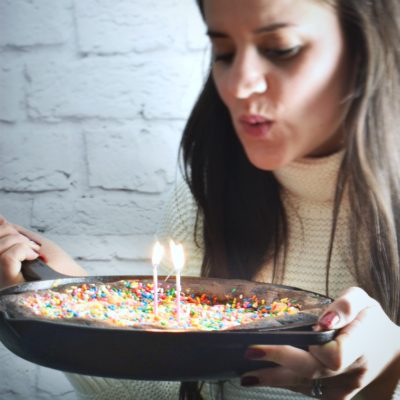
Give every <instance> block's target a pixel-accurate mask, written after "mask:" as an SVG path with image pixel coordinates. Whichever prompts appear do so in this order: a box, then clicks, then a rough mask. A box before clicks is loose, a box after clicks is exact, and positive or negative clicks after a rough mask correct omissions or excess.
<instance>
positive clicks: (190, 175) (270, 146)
mask: <svg viewBox="0 0 400 400" xmlns="http://www.w3.org/2000/svg"><path fill="white" fill-rule="evenodd" d="M198 3H199V7H200V10H201V12H202V14H203V17H204V19H205V22H206V24H207V27H208V35H209V37H210V39H211V42H212V48H213V64H212V70H211V74H210V77H209V79H208V80H207V82H206V85H205V87H204V89H203V91H202V93H201V95H200V98H199V100H198V102H197V104H196V105H195V108H194V110H193V112H192V115H191V117H190V119H189V121H188V124H187V126H186V129H185V132H184V136H183V139H182V146H181V149H182V154H183V160H184V163H185V172H186V174H185V175H186V178H187V182H188V185H189V187H190V191H191V193H192V195H193V198H194V201H193V199H192V198H191V197H190V194H189V192H188V191H187V190H185V186H179V187H178V188H177V191H176V193H175V196H174V198H173V199H174V201H173V202H172V203H171V206H170V207H172V208H170V211H171V212H170V214H169V215H170V217H169V219H168V218H167V221H169V222H167V223H166V225H168V227H167V228H163V229H164V230H167V231H169V232H171V234H173V235H174V236H175V237H176V236H177V235H178V239H180V240H183V241H186V242H187V243H186V247H187V248H189V249H190V250H191V252H192V257H191V259H192V260H196V259H198V257H200V258H201V260H202V267H201V271H198V272H199V273H201V274H202V275H205V276H211V277H240V278H247V279H256V280H264V281H272V282H275V283H284V284H289V285H294V286H300V287H303V288H304V289H311V290H313V291H317V292H325V293H327V294H329V295H331V296H333V297H335V298H336V300H335V302H334V303H333V304H332V305H331V306H329V308H328V310H327V311H326V313H325V314H324V315H323V316H322V317H321V319H320V320H319V323H318V325H317V326H316V327H315V329H317V330H318V329H327V328H329V329H330V328H334V329H337V330H338V335H337V337H336V339H335V340H334V341H332V342H330V343H328V344H326V345H324V346H312V347H311V348H310V349H309V352H306V351H302V350H299V349H296V348H292V347H290V346H255V347H252V348H250V349H248V351H247V353H246V356H247V357H249V358H251V359H258V360H269V361H274V362H276V363H277V364H279V367H277V368H275V369H273V370H258V371H254V372H248V373H246V374H245V375H244V376H243V377H242V379H241V385H242V386H241V387H240V386H239V385H237V383H236V382H235V381H232V382H227V383H225V384H220V385H219V386H218V387H219V388H222V393H223V396H224V398H228V399H236V398H260V399H268V398H270V399H280V398H282V399H283V398H285V399H286V398H304V396H302V395H301V394H304V395H306V396H310V395H311V396H313V397H318V398H323V399H335V400H336V399H350V398H352V397H354V396H356V395H357V394H360V395H362V398H368V399H376V398H378V396H379V398H382V399H384V398H385V399H390V398H395V397H394V396H396V395H395V394H394V393H395V389H396V385H397V384H398V381H399V377H400V328H399V326H398V324H399V321H400V311H399V310H400V290H399V289H400V274H399V255H400V249H399V237H398V233H397V232H398V231H399V228H400V221H399V218H400V217H399V216H400V213H399V211H398V210H400V193H399V192H400V177H399V174H398V170H399V166H400V163H399V155H400V137H399V135H398V132H397V130H398V126H400V121H399V120H398V119H400V113H399V112H398V110H397V108H398V105H399V104H400V101H399V100H400V99H399V97H400V72H399V71H400V50H399V48H398V44H397V43H398V38H399V37H400V27H399V20H400V5H399V4H398V1H397V0H382V1H379V2H377V1H376V2H371V1H367V0H342V1H340V0H337V1H323V0H302V1H299V0H202V1H201V0H199V1H198ZM182 210H183V211H182ZM196 212H197V214H196ZM171 216H172V217H171ZM175 216H178V219H179V221H178V219H176V218H175V219H174V217H175ZM196 216H197V218H195V217H196ZM171 218H172V219H171ZM182 220H183V222H184V223H183V224H182V223H181V222H182ZM185 224H186V225H185ZM185 226H186V228H187V229H186V228H185ZM5 227H6V228H7V229H9V231H8V232H10V229H12V227H11V228H10V226H9V225H7V224H3V225H2V226H1V231H2V232H3V233H2V239H1V243H4V242H6V243H7V244H6V245H4V244H2V245H1V249H0V252H1V267H2V271H3V274H4V276H5V277H6V278H7V282H8V283H10V282H15V281H18V280H20V279H21V276H20V275H19V268H20V261H21V260H23V259H26V258H34V257H35V256H36V255H35V254H34V253H32V249H33V250H35V251H36V250H37V249H36V248H35V247H34V246H33V245H32V244H31V243H25V242H24V243H22V244H21V243H19V242H18V240H19V241H22V239H21V238H20V236H19V235H18V234H16V231H13V233H11V234H5V233H4V232H5V229H6V228H5ZM182 227H183V228H182ZM17 230H18V231H19V229H17ZM177 232H178V233H177ZM25 234H26V236H28V237H31V238H33V236H31V235H30V233H29V232H25ZM10 237H12V238H10ZM13 241H14V242H16V243H17V242H18V244H16V246H17V248H18V249H19V250H18V251H17V250H13V249H14V248H15V246H12V243H13ZM49 248H51V247H49ZM42 250H43V253H44V254H45V255H46V256H49V257H48V258H49V262H50V263H51V262H52V260H55V257H56V255H54V256H52V257H50V255H49V254H47V252H48V251H49V250H46V249H42ZM42 250H41V251H42ZM13 251H14V254H13V253H12V252H13ZM50 258H52V260H51V259H50ZM53 262H54V265H55V264H56V262H55V261H53ZM66 264H68V263H66ZM67 270H68V272H70V273H74V272H75V271H77V270H76V267H74V266H73V265H72V264H69V265H68V266H67V265H66V266H65V271H67ZM74 379H75V378H74V377H72V378H71V380H72V381H73V382H74V383H75V384H76V385H77V386H79V385H81V386H79V387H80V388H81V390H82V391H84V389H82V387H83V386H84V384H80V383H79V382H78V381H79V378H76V379H75V380H74ZM88 379H89V378H88ZM83 380H84V379H83ZM94 381H95V380H94ZM98 381H100V380H98ZM81 382H82V380H81ZM102 382H103V384H104V385H105V384H110V385H111V386H112V385H115V387H117V386H118V385H119V386H118V387H121V385H122V387H124V385H125V387H126V390H125V393H128V392H129V390H128V387H131V386H129V385H131V384H132V383H121V382H119V381H111V380H109V381H108V382H106V381H105V380H103V381H102ZM153 386H154V384H153ZM250 386H256V388H249V387H250ZM273 387H277V388H281V389H274V388H273ZM103 388H104V386H103ZM214 389H215V387H214V385H208V390H203V391H202V394H203V395H204V396H211V397H212V396H213V394H212V393H213V391H214ZM121 390H123V389H121ZM288 390H290V392H289V391H288ZM89 392H90V390H89V389H88V390H87V391H86V393H89ZM92 392H93V393H94V392H95V390H94V389H92ZM100 392H101V390H99V393H100ZM121 393H122V392H121ZM290 393H292V394H290ZM88 396H89V394H88ZM87 398H100V394H99V395H93V397H87ZM132 398H134V396H133V397H132ZM148 398H149V397H148ZM157 398H158V397H157Z"/></svg>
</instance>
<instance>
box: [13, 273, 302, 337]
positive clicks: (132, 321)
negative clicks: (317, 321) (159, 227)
mask: <svg viewBox="0 0 400 400" xmlns="http://www.w3.org/2000/svg"><path fill="white" fill-rule="evenodd" d="M267 298H268V296H263V297H262V296H260V295H256V294H250V295H249V294H248V293H245V294H243V292H241V291H240V290H237V288H236V287H232V288H231V290H229V291H228V293H227V292H226V291H225V292H223V293H222V292H218V291H214V292H212V291H211V292H210V291H207V290H205V289H204V288H202V287H195V286H193V285H192V286H190V285H189V286H183V290H182V293H181V303H180V307H181V313H180V318H179V320H178V318H177V314H176V295H175V286H174V285H172V284H166V283H164V284H162V285H160V287H159V288H158V312H157V315H155V313H154V291H153V283H152V281H151V280H146V279H143V280H141V279H129V280H120V281H117V282H93V283H78V284H69V285H63V286H59V287H54V288H50V289H44V290H36V291H28V292H24V293H22V294H19V295H17V296H15V298H14V299H13V301H12V304H13V310H14V314H18V315H23V316H25V317H26V316H28V317H35V318H36V317H37V318H40V319H45V320H55V321H57V322H59V321H62V322H73V323H81V324H85V325H94V326H102V327H104V326H105V327H113V328H115V327H117V328H130V329H167V330H171V329H172V330H176V329H178V330H182V329H183V330H200V331H220V330H229V329H237V328H246V327H252V326H257V325H258V324H261V325H267V326H275V325H276V326H277V325H279V324H278V323H277V320H280V319H285V318H286V319H287V318H291V317H292V316H295V315H296V314H298V313H301V311H300V309H301V305H300V304H298V303H297V302H296V300H295V299H291V298H275V299H273V301H267V300H266V299H267ZM269 300H271V299H269Z"/></svg>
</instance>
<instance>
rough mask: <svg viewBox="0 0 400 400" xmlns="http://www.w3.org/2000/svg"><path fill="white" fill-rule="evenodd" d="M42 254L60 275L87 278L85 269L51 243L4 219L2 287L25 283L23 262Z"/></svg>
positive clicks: (0, 220) (1, 226) (1, 231)
mask: <svg viewBox="0 0 400 400" xmlns="http://www.w3.org/2000/svg"><path fill="white" fill-rule="evenodd" d="M39 255H40V256H42V258H43V259H44V261H45V262H46V263H47V264H49V265H50V266H51V267H52V268H53V269H55V270H56V271H58V272H60V273H63V274H65V275H72V276H84V275H86V272H85V270H83V269H82V268H81V267H80V266H79V265H78V264H77V263H75V261H74V260H73V259H72V258H71V257H70V256H69V255H68V254H67V253H65V251H64V250H62V249H61V248H60V247H59V246H57V245H56V244H55V243H53V242H52V241H51V240H48V239H46V238H44V237H43V236H41V235H39V234H37V233H35V232H31V231H28V230H27V229H24V228H22V227H21V226H18V225H15V224H11V223H9V222H7V221H6V220H5V218H3V217H2V216H0V288H2V287H5V286H9V285H14V284H16V283H20V282H24V278H23V276H22V273H21V263H22V261H24V260H35V259H36V258H38V257H39Z"/></svg>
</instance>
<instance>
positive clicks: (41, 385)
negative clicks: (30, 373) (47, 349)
mask: <svg viewBox="0 0 400 400" xmlns="http://www.w3.org/2000/svg"><path fill="white" fill-rule="evenodd" d="M37 390H38V392H39V393H40V392H41V393H42V394H43V395H47V396H48V397H49V399H59V398H61V397H63V398H65V397H64V396H65V395H69V394H73V392H74V389H73V388H72V386H71V384H70V383H69V381H68V380H67V378H66V377H65V375H64V374H63V373H62V372H61V371H58V370H55V369H51V368H44V367H43V368H38V373H37ZM69 397H71V396H69ZM71 398H72V397H71Z"/></svg>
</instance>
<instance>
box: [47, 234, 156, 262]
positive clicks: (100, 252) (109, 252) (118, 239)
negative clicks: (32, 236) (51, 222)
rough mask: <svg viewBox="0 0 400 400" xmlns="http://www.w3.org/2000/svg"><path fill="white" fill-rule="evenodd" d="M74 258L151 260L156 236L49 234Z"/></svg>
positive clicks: (88, 259) (85, 259)
mask: <svg viewBox="0 0 400 400" xmlns="http://www.w3.org/2000/svg"><path fill="white" fill-rule="evenodd" d="M47 237H49V238H51V239H52V240H53V241H54V242H55V243H57V244H59V245H60V246H61V247H62V248H63V249H64V250H65V251H66V252H67V253H68V254H70V255H71V256H72V257H73V258H75V259H79V260H84V261H112V260H113V259H118V260H128V261H143V260H147V261H148V260H149V259H150V257H151V249H152V245H153V243H154V241H155V240H154V235H124V236H121V235H114V236H90V235H55V234H49V235H47Z"/></svg>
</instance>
